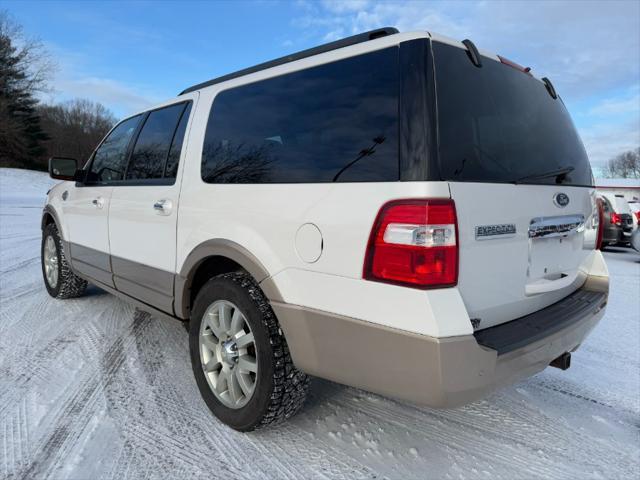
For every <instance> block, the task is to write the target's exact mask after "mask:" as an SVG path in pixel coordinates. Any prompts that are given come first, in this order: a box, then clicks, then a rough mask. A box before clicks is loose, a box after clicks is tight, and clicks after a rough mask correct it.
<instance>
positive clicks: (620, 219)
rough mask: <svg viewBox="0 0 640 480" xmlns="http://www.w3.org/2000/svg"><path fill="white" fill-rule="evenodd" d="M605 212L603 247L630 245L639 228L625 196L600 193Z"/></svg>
mask: <svg viewBox="0 0 640 480" xmlns="http://www.w3.org/2000/svg"><path fill="white" fill-rule="evenodd" d="M599 198H600V199H601V201H602V211H603V222H604V224H603V232H602V246H603V247H608V246H612V245H629V244H630V242H631V234H632V233H633V231H634V230H635V229H636V228H637V220H636V216H635V215H634V214H633V212H632V211H631V208H630V207H629V203H628V202H627V200H626V199H625V198H624V196H623V195H612V194H609V193H600V195H599Z"/></svg>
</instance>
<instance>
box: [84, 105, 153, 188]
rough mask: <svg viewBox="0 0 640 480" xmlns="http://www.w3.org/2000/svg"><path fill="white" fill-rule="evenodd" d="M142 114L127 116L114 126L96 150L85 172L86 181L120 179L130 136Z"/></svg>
mask: <svg viewBox="0 0 640 480" xmlns="http://www.w3.org/2000/svg"><path fill="white" fill-rule="evenodd" d="M141 119H142V115H136V116H135V117H131V118H128V119H127V120H124V121H123V122H122V123H120V124H119V125H118V126H116V127H115V128H114V129H113V130H112V131H111V133H110V134H109V136H108V137H107V138H105V140H104V141H103V142H102V144H101V145H100V146H99V147H98V149H97V150H96V153H95V155H94V158H93V162H91V168H90V169H89V172H88V174H87V179H86V181H87V182H110V181H113V180H122V177H123V175H124V171H125V168H126V166H127V152H128V147H129V142H130V141H131V137H132V136H133V134H134V133H135V131H136V129H137V128H138V124H139V123H140V120H141Z"/></svg>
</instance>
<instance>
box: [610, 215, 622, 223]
mask: <svg viewBox="0 0 640 480" xmlns="http://www.w3.org/2000/svg"><path fill="white" fill-rule="evenodd" d="M611 223H613V224H615V225H622V218H621V217H620V215H619V214H617V213H612V214H611Z"/></svg>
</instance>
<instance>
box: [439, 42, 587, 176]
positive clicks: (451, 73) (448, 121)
mask: <svg viewBox="0 0 640 480" xmlns="http://www.w3.org/2000/svg"><path fill="white" fill-rule="evenodd" d="M433 53H434V64H435V75H436V89H437V108H438V130H439V159H440V172H441V176H442V179H443V180H449V181H462V182H487V183H513V182H516V183H530V184H559V183H561V184H563V185H579V186H592V185H593V180H592V175H591V167H590V165H589V160H588V158H587V154H586V152H585V149H584V146H583V145H582V142H581V141H580V138H579V137H578V134H577V132H576V130H575V127H574V126H573V123H572V121H571V118H570V117H569V114H568V112H567V110H566V108H565V107H564V104H563V103H562V100H561V99H560V98H558V99H556V100H554V99H553V98H552V97H551V95H550V94H549V93H548V92H547V89H546V88H545V85H544V84H543V83H542V82H540V81H539V80H537V79H535V78H533V77H531V76H529V75H527V74H525V73H524V72H522V71H520V70H517V69H515V68H513V67H510V66H507V65H503V64H502V63H500V62H497V61H494V60H491V59H489V58H486V57H483V58H482V60H483V62H482V67H481V68H478V67H476V66H475V65H474V64H473V63H472V62H471V61H470V59H469V57H468V55H467V52H466V50H463V49H461V48H458V47H454V46H450V45H446V44H442V43H438V42H434V44H433ZM557 172H566V173H563V174H560V173H557Z"/></svg>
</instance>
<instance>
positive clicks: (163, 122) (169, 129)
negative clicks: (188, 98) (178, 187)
mask: <svg viewBox="0 0 640 480" xmlns="http://www.w3.org/2000/svg"><path fill="white" fill-rule="evenodd" d="M184 109H185V104H184V103H179V104H176V105H171V106H170V107H165V108H161V109H158V110H154V111H152V112H151V113H149V116H148V117H147V119H146V121H145V123H144V125H143V127H142V130H141V131H140V135H139V136H138V139H137V140H136V144H135V146H134V147H133V151H132V153H131V160H130V162H129V168H128V169H127V175H126V179H127V180H147V179H159V178H163V177H164V172H165V165H166V164H167V160H168V158H169V153H170V151H171V150H172V148H171V144H172V142H173V141H174V134H175V133H176V127H177V126H178V122H179V121H180V118H181V117H182V114H183V112H184ZM181 137H184V130H183V131H182V135H181ZM179 143H180V147H181V146H182V138H180V140H179ZM178 155H179V150H178ZM174 157H175V155H174ZM174 163H175V166H176V167H177V161H176V160H175V158H173V159H172V164H174ZM172 169H174V167H173V166H172ZM173 177H175V172H173Z"/></svg>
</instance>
